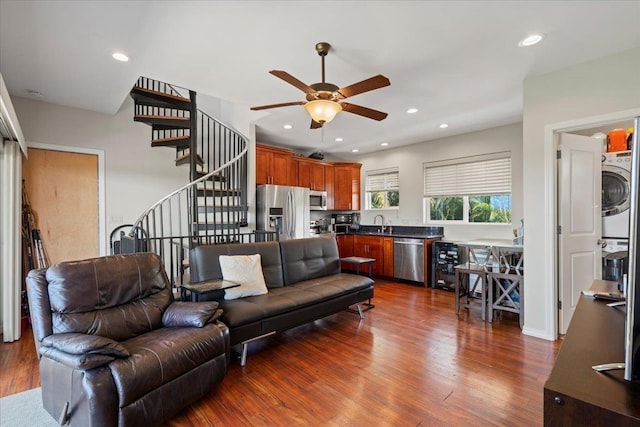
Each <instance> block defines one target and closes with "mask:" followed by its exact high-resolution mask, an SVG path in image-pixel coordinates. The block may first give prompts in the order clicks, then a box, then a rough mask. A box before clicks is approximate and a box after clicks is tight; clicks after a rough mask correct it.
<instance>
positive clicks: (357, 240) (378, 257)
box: [353, 235, 384, 276]
mask: <svg viewBox="0 0 640 427" xmlns="http://www.w3.org/2000/svg"><path fill="white" fill-rule="evenodd" d="M382 239H383V237H380V236H358V235H355V236H353V255H354V256H359V257H364V258H374V259H375V262H374V263H373V267H372V269H371V270H372V273H373V274H375V275H378V276H381V275H383V274H384V247H383V241H382Z"/></svg>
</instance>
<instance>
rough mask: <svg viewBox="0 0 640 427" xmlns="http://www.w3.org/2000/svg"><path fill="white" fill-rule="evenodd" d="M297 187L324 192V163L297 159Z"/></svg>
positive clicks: (302, 158)
mask: <svg viewBox="0 0 640 427" xmlns="http://www.w3.org/2000/svg"><path fill="white" fill-rule="evenodd" d="M297 163H298V186H300V187H307V188H308V189H310V190H314V191H326V183H325V163H322V162H319V161H317V160H313V159H307V158H304V157H301V158H298V159H297Z"/></svg>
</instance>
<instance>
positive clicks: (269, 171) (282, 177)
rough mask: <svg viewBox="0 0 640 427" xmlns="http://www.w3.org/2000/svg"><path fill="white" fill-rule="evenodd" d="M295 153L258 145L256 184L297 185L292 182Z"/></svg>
mask: <svg viewBox="0 0 640 427" xmlns="http://www.w3.org/2000/svg"><path fill="white" fill-rule="evenodd" d="M292 159H293V152H292V151H290V150H285V149H281V148H275V147H270V146H267V145H261V144H256V184H275V185H296V183H292V182H291V173H290V171H291V167H292Z"/></svg>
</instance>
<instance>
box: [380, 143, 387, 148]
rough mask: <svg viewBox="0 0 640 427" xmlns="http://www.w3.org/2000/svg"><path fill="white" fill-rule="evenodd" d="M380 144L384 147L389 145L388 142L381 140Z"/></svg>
mask: <svg viewBox="0 0 640 427" xmlns="http://www.w3.org/2000/svg"><path fill="white" fill-rule="evenodd" d="M380 145H382V146H383V147H386V146H387V145H389V143H388V142H383V143H382V144H380Z"/></svg>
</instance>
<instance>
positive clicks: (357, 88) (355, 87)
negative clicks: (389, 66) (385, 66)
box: [338, 74, 391, 99]
mask: <svg viewBox="0 0 640 427" xmlns="http://www.w3.org/2000/svg"><path fill="white" fill-rule="evenodd" d="M390 84H391V82H390V81H389V79H388V78H386V77H385V76H383V75H381V74H378V75H377V76H373V77H370V78H368V79H366V80H363V81H361V82H358V83H354V84H352V85H350V86H347V87H343V88H342V89H338V94H339V95H340V96H341V97H342V99H344V98H348V97H350V96H354V95H359V94H361V93H364V92H369V91H370V90H375V89H380V88H381V87H385V86H389V85H390Z"/></svg>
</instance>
